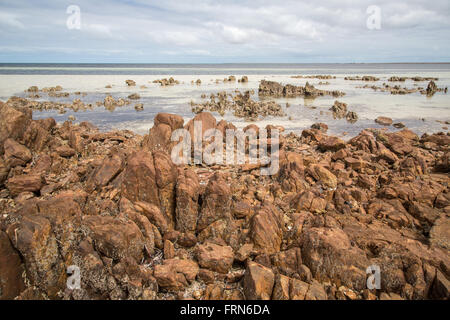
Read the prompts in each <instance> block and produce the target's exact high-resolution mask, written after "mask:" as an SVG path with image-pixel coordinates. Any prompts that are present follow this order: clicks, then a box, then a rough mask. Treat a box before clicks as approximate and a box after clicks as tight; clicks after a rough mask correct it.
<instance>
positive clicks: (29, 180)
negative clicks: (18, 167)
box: [6, 174, 42, 197]
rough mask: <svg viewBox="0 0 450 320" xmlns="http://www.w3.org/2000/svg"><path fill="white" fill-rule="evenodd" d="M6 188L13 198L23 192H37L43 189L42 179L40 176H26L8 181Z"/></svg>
mask: <svg viewBox="0 0 450 320" xmlns="http://www.w3.org/2000/svg"><path fill="white" fill-rule="evenodd" d="M6 187H7V188H8V189H9V192H10V193H11V195H12V196H13V197H15V196H17V195H18V194H19V193H21V192H26V191H30V192H37V191H39V190H41V188H42V178H41V176H40V175H30V174H24V175H20V176H15V177H12V178H10V179H8V181H7V183H6Z"/></svg>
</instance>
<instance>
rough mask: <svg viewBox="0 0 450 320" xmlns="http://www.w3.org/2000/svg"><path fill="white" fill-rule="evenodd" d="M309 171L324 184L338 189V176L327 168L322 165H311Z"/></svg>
mask: <svg viewBox="0 0 450 320" xmlns="http://www.w3.org/2000/svg"><path fill="white" fill-rule="evenodd" d="M308 172H309V173H310V174H311V175H312V176H313V177H314V179H316V180H317V181H319V182H321V183H322V184H323V185H324V186H326V187H327V188H331V189H336V187H337V178H336V176H335V175H334V174H332V173H331V172H330V171H329V170H327V169H325V168H324V167H323V166H321V165H315V164H314V165H311V166H310V167H309V168H308Z"/></svg>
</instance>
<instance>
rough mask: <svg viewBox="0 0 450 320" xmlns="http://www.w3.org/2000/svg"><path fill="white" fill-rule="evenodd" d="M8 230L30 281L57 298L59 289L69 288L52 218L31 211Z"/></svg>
mask: <svg viewBox="0 0 450 320" xmlns="http://www.w3.org/2000/svg"><path fill="white" fill-rule="evenodd" d="M7 234H8V237H9V238H10V240H11V242H12V243H13V245H14V247H15V248H16V249H17V250H18V251H19V252H20V254H21V256H22V257H23V260H24V263H25V269H26V272H27V277H28V279H29V280H30V282H31V284H32V285H34V286H37V287H39V288H43V289H44V290H45V291H46V294H47V296H48V297H50V298H52V299H55V298H57V292H58V291H60V290H64V289H65V288H66V283H65V279H66V270H65V267H64V264H63V261H62V260H61V257H60V255H59V249H58V243H57V240H56V237H55V235H54V233H53V231H52V227H51V224H50V222H49V221H48V220H47V219H46V218H44V217H41V216H37V215H32V214H30V215H27V216H24V217H22V219H20V221H19V222H17V223H14V224H12V225H10V226H9V227H8V229H7Z"/></svg>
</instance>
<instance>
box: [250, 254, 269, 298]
mask: <svg viewBox="0 0 450 320" xmlns="http://www.w3.org/2000/svg"><path fill="white" fill-rule="evenodd" d="M274 284H275V275H274V273H273V272H272V270H270V269H269V268H266V267H264V266H262V265H260V264H258V263H255V262H252V261H249V263H248V265H247V269H246V270H245V275H244V283H243V286H244V294H245V298H246V299H247V300H270V298H271V296H272V290H273V287H274Z"/></svg>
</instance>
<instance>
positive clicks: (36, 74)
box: [0, 63, 450, 139]
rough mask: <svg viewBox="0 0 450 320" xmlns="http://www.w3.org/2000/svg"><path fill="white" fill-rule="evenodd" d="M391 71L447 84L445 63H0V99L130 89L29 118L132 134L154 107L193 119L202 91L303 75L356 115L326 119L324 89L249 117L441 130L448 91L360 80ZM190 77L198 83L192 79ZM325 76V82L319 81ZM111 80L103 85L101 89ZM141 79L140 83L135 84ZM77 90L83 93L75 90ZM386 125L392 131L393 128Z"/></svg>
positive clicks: (300, 81)
mask: <svg viewBox="0 0 450 320" xmlns="http://www.w3.org/2000/svg"><path fill="white" fill-rule="evenodd" d="M231 75H233V76H235V77H236V79H239V78H241V77H242V76H247V77H248V79H249V81H248V82H246V83H239V82H237V81H236V82H223V81H219V82H217V81H216V80H217V79H219V80H223V79H224V78H228V77H229V76H231ZM298 75H303V76H308V75H332V76H335V77H336V79H330V80H319V79H305V78H293V76H298ZM364 75H369V76H375V77H377V78H380V80H379V81H377V82H364V81H348V80H344V78H345V77H346V76H364ZM391 76H404V77H414V76H421V77H436V78H439V80H438V81H436V84H437V86H438V87H442V88H444V87H449V86H450V63H423V64H417V63H388V64H326V63H324V64H284V63H279V64H252V63H245V64H5V63H3V64H0V100H1V101H7V100H8V99H9V98H10V97H11V96H20V97H26V96H27V93H26V90H27V88H29V87H30V86H38V87H39V88H43V87H53V86H57V85H60V86H62V87H63V91H64V92H68V93H70V95H69V97H65V98H54V97H49V96H47V95H46V94H44V93H42V94H41V93H40V95H41V97H40V98H39V99H35V100H42V101H58V102H65V103H70V102H72V101H73V100H74V99H81V100H82V101H83V102H85V103H92V104H94V105H95V103H96V102H97V101H103V100H104V98H105V97H106V96H107V95H111V96H113V97H114V98H116V99H117V98H119V97H122V98H126V97H128V96H129V95H130V94H132V93H138V94H139V95H140V97H141V99H140V100H138V101H133V103H132V104H130V105H128V106H124V107H118V108H116V109H115V110H114V111H109V110H106V109H105V108H104V107H95V108H94V109H93V110H88V111H80V112H73V111H71V110H68V112H66V113H64V114H59V113H58V112H57V111H34V112H33V118H34V119H41V118H47V117H53V118H54V119H55V120H56V121H57V122H58V123H62V122H64V121H67V120H68V118H69V116H74V117H75V119H76V120H75V122H82V121H89V122H91V123H93V124H94V125H96V126H97V127H98V128H99V129H100V130H102V131H109V130H115V129H119V130H124V129H127V130H131V131H133V132H135V133H138V134H146V133H148V130H149V129H150V128H151V127H152V126H153V119H154V117H155V116H156V114H158V113H159V112H169V113H176V114H179V115H181V116H183V117H184V119H185V122H187V121H188V120H189V119H191V118H193V117H194V116H195V115H194V114H193V112H192V108H191V104H190V103H191V101H193V102H194V103H200V102H202V101H205V99H204V98H202V95H206V96H207V97H209V96H210V94H212V93H218V92H221V91H226V92H229V93H234V92H235V91H236V90H239V91H242V92H243V91H247V90H249V91H252V90H253V92H254V94H253V95H252V98H253V99H255V100H258V99H259V97H258V86H259V83H260V81H261V80H262V79H265V80H271V81H277V82H280V83H282V84H293V85H305V83H306V82H309V83H310V84H312V85H314V86H315V87H316V88H319V89H323V90H340V91H344V92H345V93H346V95H345V96H343V97H340V98H338V99H337V100H339V101H341V102H345V103H347V105H348V109H349V110H350V111H354V112H356V113H357V114H358V116H359V120H358V121H357V122H356V123H353V124H352V123H349V122H347V121H346V120H345V119H340V120H339V119H333V117H332V114H331V112H330V111H329V109H330V107H331V106H332V105H333V103H334V101H335V100H336V98H333V97H331V96H324V97H318V98H316V99H304V98H303V97H298V98H277V99H272V100H275V101H276V102H278V103H279V104H280V105H281V106H282V107H283V109H284V111H285V113H286V116H283V117H267V118H264V119H261V120H259V121H256V122H254V123H255V124H256V125H258V126H260V127H265V126H266V125H268V124H273V125H281V126H283V127H284V128H285V130H286V132H296V133H301V131H302V130H303V129H306V128H309V127H310V126H311V125H312V124H313V123H316V122H324V123H326V124H328V126H329V133H330V134H333V135H337V136H340V137H342V138H344V139H348V138H350V137H352V136H355V135H357V134H358V133H359V132H360V131H361V130H363V129H366V128H380V127H381V126H380V125H378V124H376V123H375V121H374V120H375V119H376V118H377V117H379V116H385V117H390V118H392V119H393V121H394V122H402V123H404V124H405V125H406V126H407V127H408V128H409V129H411V130H413V131H414V132H416V133H417V134H419V135H421V134H423V133H435V132H448V127H449V126H450V125H447V124H445V122H446V121H447V122H449V121H450V93H448V94H445V93H443V92H442V93H441V92H439V93H436V94H435V95H434V96H433V97H427V96H425V95H421V94H420V93H413V94H407V95H392V94H390V93H389V92H380V91H374V90H372V89H370V88H361V87H362V86H364V85H366V84H369V85H377V86H382V85H383V83H388V81H387V79H388V78H389V77H391ZM169 77H173V78H174V79H175V80H178V81H180V84H178V85H174V86H165V87H162V86H161V85H159V84H157V83H153V81H154V80H157V79H162V78H169ZM128 79H131V80H134V81H135V82H136V86H135V87H128V86H127V85H126V83H125V80H128ZM197 79H200V80H201V85H196V84H193V83H192V82H195V81H196V80H197ZM319 82H329V84H319ZM389 84H390V85H397V84H398V85H400V86H402V87H408V88H416V87H423V88H426V87H427V85H428V82H414V81H411V80H407V81H406V82H393V83H389ZM107 85H111V88H106V86H107ZM141 86H145V88H141ZM75 92H82V93H83V95H76V94H75ZM136 103H142V104H143V105H144V110H143V111H136V110H135V108H134V106H135V104H136ZM214 115H215V116H216V118H217V120H221V119H225V120H227V121H231V122H233V124H235V125H236V126H237V127H238V128H243V127H245V126H246V125H248V124H250V122H247V121H245V120H244V119H242V118H236V117H235V116H234V115H233V114H232V112H229V113H226V114H225V115H224V116H223V117H222V116H220V115H219V114H217V113H214ZM389 130H392V131H395V130H397V129H395V128H394V127H390V128H389Z"/></svg>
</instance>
